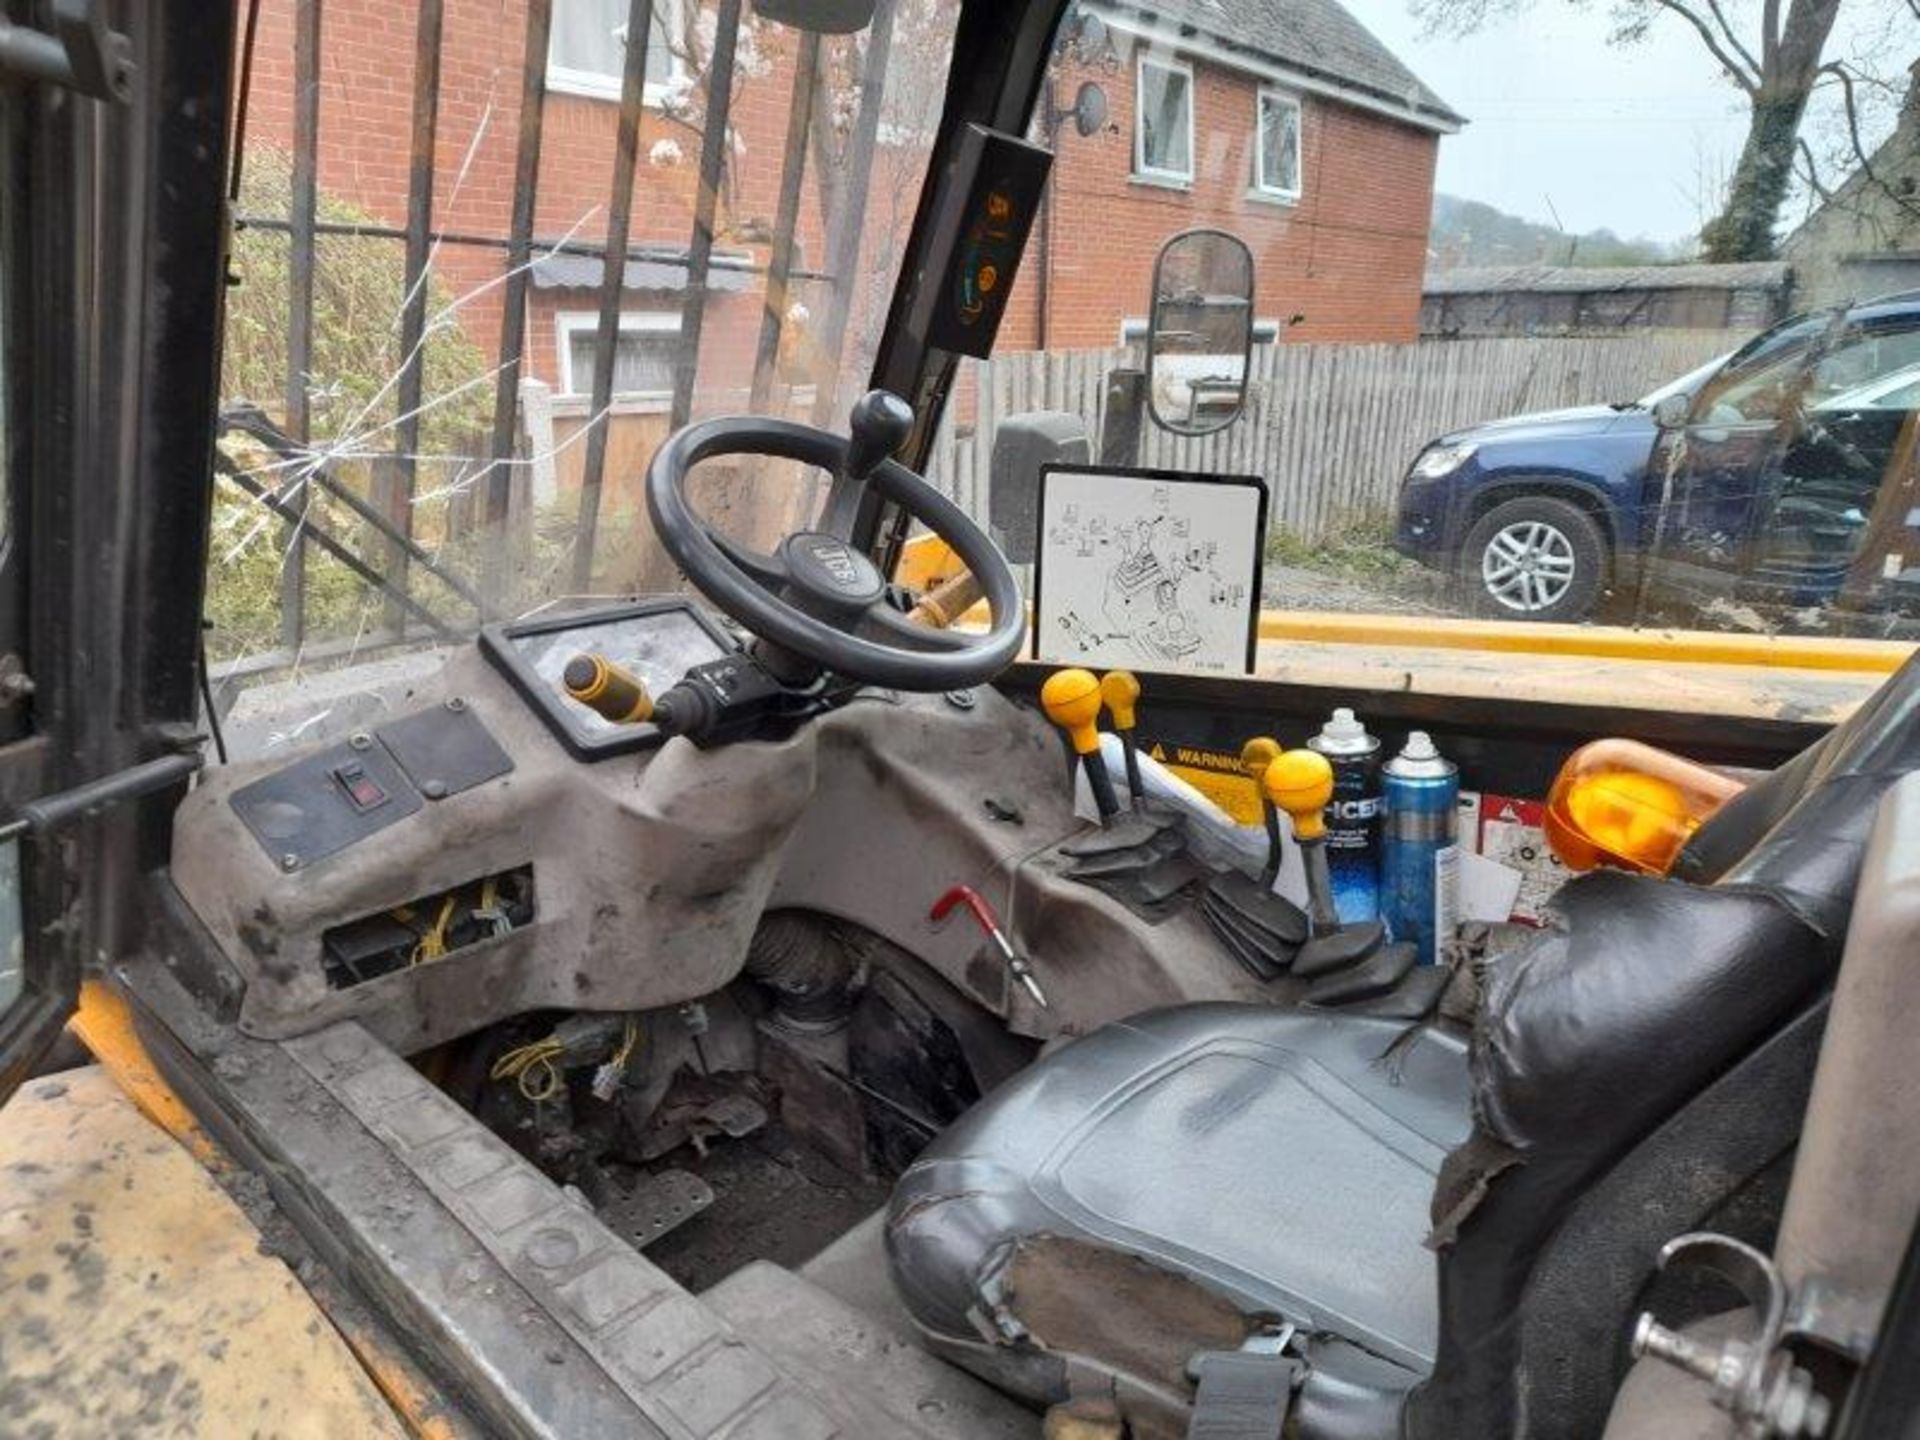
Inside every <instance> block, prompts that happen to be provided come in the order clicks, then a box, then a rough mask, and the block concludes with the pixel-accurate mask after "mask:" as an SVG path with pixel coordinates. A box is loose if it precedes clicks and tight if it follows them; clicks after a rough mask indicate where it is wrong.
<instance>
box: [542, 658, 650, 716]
mask: <svg viewBox="0 0 1920 1440" xmlns="http://www.w3.org/2000/svg"><path fill="white" fill-rule="evenodd" d="M560 684H561V685H562V686H563V687H564V688H565V689H566V692H567V697H568V698H569V699H572V700H578V701H579V702H580V703H581V704H582V705H584V706H586V707H587V708H588V709H589V710H591V711H593V713H594V714H596V715H598V716H599V717H600V718H601V719H603V720H610V721H612V722H613V723H614V724H615V725H644V724H645V723H646V722H647V721H649V720H651V719H652V718H653V697H652V696H651V695H649V694H648V693H647V684H646V681H644V680H642V679H641V678H640V677H639V676H638V675H635V674H634V673H633V672H632V671H630V670H626V669H623V668H622V667H620V666H618V665H616V664H614V663H613V662H612V661H611V660H609V659H607V658H606V657H605V656H603V655H576V656H574V657H573V658H572V659H571V660H569V661H567V668H566V669H565V670H563V671H561V672H560Z"/></svg>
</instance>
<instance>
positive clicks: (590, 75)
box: [547, 0, 687, 110]
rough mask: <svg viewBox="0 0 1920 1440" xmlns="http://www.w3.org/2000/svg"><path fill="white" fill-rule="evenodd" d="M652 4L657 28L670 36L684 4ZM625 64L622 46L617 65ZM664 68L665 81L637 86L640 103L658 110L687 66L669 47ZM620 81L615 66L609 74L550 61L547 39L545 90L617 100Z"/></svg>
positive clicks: (663, 0)
mask: <svg viewBox="0 0 1920 1440" xmlns="http://www.w3.org/2000/svg"><path fill="white" fill-rule="evenodd" d="M555 3H556V4H560V3H564V0H555ZM653 4H654V13H655V14H656V15H658V16H659V17H660V27H661V29H663V30H665V31H666V32H667V33H668V34H669V35H672V34H675V33H677V32H678V31H679V30H681V29H682V28H683V22H684V20H685V16H684V14H683V13H682V10H681V6H682V5H683V4H684V0H653ZM626 28H627V27H626V26H625V25H624V24H623V25H621V26H620V31H621V34H622V39H623V41H624V38H625V34H624V32H625V31H626ZM625 63H626V52H625V48H624V45H623V47H622V50H621V59H620V62H619V64H620V65H624V64H625ZM667 67H668V68H667V78H666V79H665V80H649V81H647V82H646V84H644V85H642V86H641V87H640V101H641V103H642V104H643V105H646V106H648V107H649V108H651V109H654V110H658V109H659V108H660V103H661V101H662V100H664V99H665V98H666V93H667V90H668V88H669V87H671V86H674V85H677V84H678V83H679V82H680V81H682V80H683V79H685V77H686V69H687V67H686V62H685V61H683V60H682V59H681V58H680V55H679V54H678V53H677V52H675V51H671V50H669V51H668V52H667ZM620 82H621V73H620V69H619V67H618V66H616V67H615V69H614V71H613V73H612V74H606V73H604V72H602V71H599V70H576V69H574V68H573V67H572V66H569V65H556V64H554V63H553V43H552V41H551V40H549V41H548V43H547V89H549V90H553V91H557V92H559V93H560V94H562V95H581V96H585V97H586V98H587V99H589V100H612V101H615V102H617V101H618V100H619V99H620Z"/></svg>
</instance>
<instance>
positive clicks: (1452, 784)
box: [1380, 730, 1460, 965]
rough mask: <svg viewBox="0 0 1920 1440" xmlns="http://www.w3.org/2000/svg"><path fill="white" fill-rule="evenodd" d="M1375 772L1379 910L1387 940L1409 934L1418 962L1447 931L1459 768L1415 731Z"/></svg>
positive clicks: (1455, 862) (1436, 955)
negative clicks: (1379, 794)
mask: <svg viewBox="0 0 1920 1440" xmlns="http://www.w3.org/2000/svg"><path fill="white" fill-rule="evenodd" d="M1381 777H1382V790H1383V793H1384V798H1385V801H1386V816H1385V820H1384V825H1383V831H1382V835H1381V840H1380V915H1381V918H1382V919H1383V920H1385V921H1386V922H1387V930H1388V932H1389V933H1390V934H1391V935H1392V936H1393V938H1394V939H1395V940H1411V941H1412V942H1413V943H1414V944H1415V945H1417V946H1419V948H1420V963H1421V964H1422V965H1431V964H1433V963H1435V962H1436V961H1437V960H1439V959H1440V958H1441V951H1442V949H1443V948H1444V947H1445V945H1446V944H1447V943H1448V942H1449V941H1450V940H1452V938H1453V922H1454V913H1455V908H1454V891H1455V886H1456V884H1457V883H1458V882H1457V879H1456V876H1457V873H1458V870H1459V861H1460V847H1459V843H1458V841H1459V828H1460V819H1459V814H1458V806H1459V802H1460V769H1459V767H1458V766H1456V765H1455V764H1454V763H1453V762H1452V761H1451V760H1447V759H1444V758H1442V756H1441V754H1440V752H1439V751H1438V750H1437V749H1435V748H1434V744H1433V740H1432V738H1431V737H1430V736H1429V735H1428V734H1427V733H1426V732H1425V731H1424V730H1416V731H1414V732H1413V733H1412V734H1411V735H1409V736H1407V743H1406V746H1405V748H1403V749H1402V750H1401V751H1400V753H1399V754H1398V755H1396V756H1394V757H1393V759H1391V760H1389V761H1388V762H1387V763H1386V766H1385V767H1384V768H1383V769H1382V771H1381Z"/></svg>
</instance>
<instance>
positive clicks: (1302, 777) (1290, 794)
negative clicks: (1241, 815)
mask: <svg viewBox="0 0 1920 1440" xmlns="http://www.w3.org/2000/svg"><path fill="white" fill-rule="evenodd" d="M1260 788H1261V791H1262V792H1263V793H1264V794H1265V796H1266V798H1267V801H1268V802H1269V803H1270V804H1271V805H1273V806H1274V807H1275V808H1276V809H1280V810H1284V811H1286V812H1287V814H1288V815H1289V816H1291V817H1292V818H1293V838H1294V839H1295V840H1296V841H1298V842H1299V844H1300V860H1301V863H1302V864H1303V865H1305V867H1306V871H1307V915H1308V918H1309V919H1311V920H1312V921H1313V933H1314V934H1315V935H1328V934H1331V933H1332V932H1333V931H1335V930H1338V929H1339V928H1340V917H1339V915H1338V914H1337V913H1336V912H1335V911H1334V908H1333V876H1332V875H1331V874H1330V873H1329V872H1328V870H1327V821H1326V808H1327V802H1328V801H1329V800H1331V799H1332V798H1333V766H1331V765H1329V764H1328V763H1327V757H1326V756H1324V755H1322V754H1321V753H1320V752H1319V751H1317V750H1285V751H1282V752H1281V754H1280V757H1279V758H1278V759H1277V760H1275V761H1274V762H1273V763H1272V764H1271V765H1269V766H1267V770H1266V774H1265V775H1264V776H1262V777H1261V781H1260Z"/></svg>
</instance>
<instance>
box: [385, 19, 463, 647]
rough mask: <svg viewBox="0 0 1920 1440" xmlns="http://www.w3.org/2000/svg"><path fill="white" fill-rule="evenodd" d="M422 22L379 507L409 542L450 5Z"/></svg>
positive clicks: (400, 566) (396, 574)
mask: <svg viewBox="0 0 1920 1440" xmlns="http://www.w3.org/2000/svg"><path fill="white" fill-rule="evenodd" d="M419 3H420V17H419V25H418V27H417V28H416V31H415V35H414V45H413V135H412V147H411V150H410V153H409V156H408V163H407V256H406V264H405V269H404V272H403V273H404V277H405V278H404V281H403V283H404V284H405V286H406V290H405V291H404V297H405V298H404V300H403V303H402V306H401V310H400V384H399V387H398V389H397V391H396V392H395V402H394V403H395V406H396V417H397V423H396V424H395V425H394V456H393V459H392V461H391V462H390V463H389V464H387V465H382V466H376V467H375V470H374V474H375V476H376V477H378V479H379V480H380V482H381V483H380V485H379V503H380V508H381V509H382V510H383V511H385V512H386V516H387V518H388V520H390V521H391V522H392V523H393V526H394V528H395V529H396V530H398V531H399V532H400V533H401V534H402V535H404V536H407V537H409V538H411V536H412V535H413V497H414V495H415V493H416V492H417V488H418V487H417V486H416V484H415V459H414V457H415V456H417V455H418V454H419V453H420V413H419V412H420V399H421V392H422V390H423V388H424V384H423V382H424V379H425V375H426V368H427V356H426V345H425V343H424V337H425V334H426V327H427V263H428V261H429V259H430V258H431V254H432V250H431V246H432V242H431V241H430V240H429V239H428V233H429V232H430V231H431V230H432V228H433V158H434V139H435V136H436V134H437V132H438V130H439V123H440V41H441V31H442V28H443V19H444V13H445V9H444V0H419ZM387 563H388V565H389V566H391V569H392V573H391V574H390V575H389V577H388V578H389V579H390V580H391V581H392V583H393V586H394V588H395V589H397V590H399V591H400V592H401V593H403V594H404V593H405V591H406V588H407V551H406V550H404V549H394V548H390V549H389V550H388V551H387ZM385 618H386V623H387V624H389V625H398V624H399V623H400V612H399V609H398V607H397V606H396V605H395V604H394V602H393V601H392V600H391V598H390V599H389V600H388V602H387V607H386V617H385Z"/></svg>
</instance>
